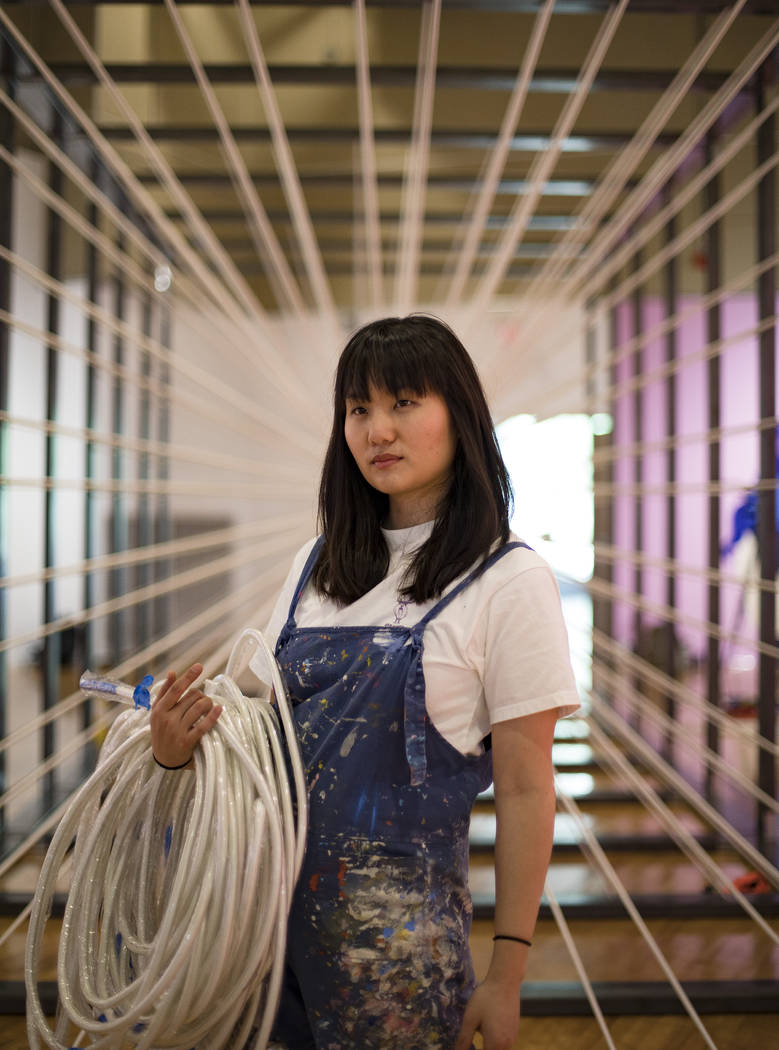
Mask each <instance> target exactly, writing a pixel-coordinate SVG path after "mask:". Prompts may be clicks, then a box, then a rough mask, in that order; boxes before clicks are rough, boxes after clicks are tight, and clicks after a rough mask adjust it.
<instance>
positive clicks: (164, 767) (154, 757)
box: [151, 751, 192, 769]
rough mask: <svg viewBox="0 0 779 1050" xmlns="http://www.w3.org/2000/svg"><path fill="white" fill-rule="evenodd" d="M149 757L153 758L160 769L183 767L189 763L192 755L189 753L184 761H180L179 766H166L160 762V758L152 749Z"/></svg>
mask: <svg viewBox="0 0 779 1050" xmlns="http://www.w3.org/2000/svg"><path fill="white" fill-rule="evenodd" d="M151 757H152V758H153V759H154V761H155V762H156V763H157V765H158V766H159V767H160V769H183V768H184V766H188V765H189V763H190V762H191V761H192V755H190V756H189V758H188V759H187V760H186V762H182V763H181V765H180V766H166V765H165V763H164V762H160V760H159V759H158V758H157V756H156V755H155V754H154V752H153V751H152V753H151Z"/></svg>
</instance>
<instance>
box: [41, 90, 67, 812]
mask: <svg viewBox="0 0 779 1050" xmlns="http://www.w3.org/2000/svg"><path fill="white" fill-rule="evenodd" d="M51 120H52V125H51V138H52V140H53V141H54V142H55V143H56V144H57V145H58V146H59V147H60V148H62V145H63V142H64V122H63V119H62V114H61V113H60V112H59V111H58V110H57V109H56V108H55V107H53V106H52V107H51ZM48 183H49V189H50V190H52V191H53V192H54V193H56V194H57V196H61V195H62V188H63V176H62V172H61V171H60V169H59V168H58V167H57V165H56V164H53V163H50V164H49V178H48ZM62 255H63V252H62V218H61V217H60V215H59V213H58V212H56V211H55V210H54V209H52V208H50V209H48V230H47V262H46V265H47V273H48V274H49V275H50V276H51V277H53V278H54V279H55V280H57V281H59V280H61V278H62ZM61 313H62V311H61V304H60V300H59V296H58V295H56V294H55V293H54V292H49V293H48V294H47V296H46V329H47V331H48V332H49V333H50V334H51V335H54V336H59V335H60V332H61V323H62V318H61ZM58 355H59V351H58V349H57V347H56V346H55V345H53V344H52V343H49V345H48V346H47V347H46V419H47V421H48V422H49V423H56V421H57V378H58V371H59V360H58ZM45 447H46V454H45V455H46V461H45V476H46V480H47V482H49V483H50V484H49V485H48V486H47V488H46V490H45V492H44V503H45V510H44V538H43V567H44V569H51V568H53V567H54V566H55V565H56V560H57V559H56V550H55V546H54V543H55V539H54V538H55V535H56V532H57V502H58V498H57V491H56V488H55V487H54V485H53V484H51V483H53V482H54V481H55V480H56V475H57V435H56V434H55V433H54V432H53V431H52V430H49V431H47V433H46V443H45ZM56 618H57V593H56V582H55V580H53V579H45V580H44V581H43V621H44V623H51V622H52V621H53V620H56ZM61 655H62V636H61V635H60V633H59V632H54V633H52V634H48V635H46V637H45V638H44V639H43V709H44V711H49V710H51V708H52V707H54V705H55V704H56V703H57V701H58V699H59V693H60V689H59V683H60V667H61ZM54 728H55V727H54V724H53V722H47V723H46V724H45V725H44V726H43V728H42V729H41V752H42V758H43V759H44V760H45V759H48V758H50V757H51V756H52V755H53V754H54V752H55V747H56V744H55V732H54ZM56 784H57V776H56V770H53V769H52V770H49V772H48V773H46V774H45V776H44V778H43V781H42V789H43V808H44V812H49V811H50V810H51V809H53V808H54V801H55V795H56Z"/></svg>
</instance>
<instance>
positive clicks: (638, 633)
mask: <svg viewBox="0 0 779 1050" xmlns="http://www.w3.org/2000/svg"><path fill="white" fill-rule="evenodd" d="M642 262H643V257H642V253H641V252H640V251H638V252H636V253H635V255H634V257H633V272H636V271H637V270H639V269H640V268H641V264H642ZM630 304H631V320H632V324H631V337H637V336H640V335H641V331H642V328H643V305H644V293H643V288H642V287H641V285H640V284H639V285H637V286H636V288H635V290H634V291H633V294H632V295H631V297H630ZM643 360H644V353H643V349H642V347H641V346H640V345H639V346H637V347H636V349H635V350H634V351H633V372H632V374H633V375H634V376H640V375H641V370H642V367H643ZM643 393H644V391H643V388H642V387H640V386H639V387H636V389H635V391H634V392H633V399H632V401H633V428H632V429H633V433H632V441H633V442H634V444H636V445H640V443H641V442H642V441H643V440H644V437H643V435H644V397H643ZM643 480H644V469H643V452H642V450H641V449H640V448H637V449H636V452H635V454H634V456H633V484H634V485H635V492H636V495H635V498H634V502H633V529H634V531H633V544H634V549H635V552H636V553H640V552H641V551H642V550H643V548H644V504H643V500H642V498H641V494H640V493H641V485H642V483H643ZM643 591H644V570H643V567H642V565H641V563H640V562H639V561H636V562H635V565H634V567H633V593H634V595H636V597H639V598H640V597H641V595H642V594H643ZM643 621H644V617H643V614H642V611H641V609H640V608H639V607H636V609H635V611H634V614H633V644H634V646H635V650H636V652H637V653H640V654H642V655H645V647H644V638H643V634H644V622H643ZM633 685H634V687H635V688H636V689H637V690H638V691H639V692H642V693H643V691H644V690H643V683H642V682H641V678H640V675H639V676H634V682H633ZM631 724H632V725H633V728H634V729H635V730H636V731H637V732H640V731H641V714H640V712H639V711H636V712H634V714H633V715H632V716H631Z"/></svg>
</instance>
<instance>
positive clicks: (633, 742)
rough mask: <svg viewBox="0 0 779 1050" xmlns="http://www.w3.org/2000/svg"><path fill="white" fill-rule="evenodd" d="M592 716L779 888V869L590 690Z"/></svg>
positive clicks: (751, 865)
mask: <svg viewBox="0 0 779 1050" xmlns="http://www.w3.org/2000/svg"><path fill="white" fill-rule="evenodd" d="M587 695H588V696H589V699H590V703H591V705H592V714H593V715H594V716H595V717H597V718H599V719H601V721H603V722H605V723H606V724H607V725H608V727H609V729H611V730H613V732H614V734H615V735H616V736H618V737H620V738H621V739H622V741H623V742H624V744H625V746H626V747H628V748H629V749H630V750H631V751H632V752H633V753H634V754H637V755H639V756H640V758H641V759H642V760H644V761H645V762H646V765H647V766H648V768H649V769H651V770H652V772H654V773H655V774H656V775H657V776H659V777H660V778H661V779H662V780H663V781H664V783H666V784H668V785H669V787H672V788H673V789H674V791H676V792H677V793H678V794H679V795H680V796H681V797H682V798H683V799H685V801H686V802H688V803H689V804H690V806H691V807H692V808H693V809H694V810H696V812H697V813H698V814H699V815H700V816H701V817H702V819H703V820H704V821H706V823H707V824H709V825H710V826H711V827H713V828H714V829H715V830H716V831H718V832H719V833H720V834H721V835H722V837H723V838H725V839H727V841H728V842H729V843H730V844H731V846H732V847H733V848H734V849H735V850H736V852H737V853H739V854H740V855H741V856H742V857H743V858H744V859H745V860H746V862H747V863H748V864H749V865H750V867H752V868H754V869H755V870H756V871H759V872H760V874H761V875H763V876H764V878H765V879H766V880H767V881H768V882H770V883H771V885H772V886H774V887H775V888H777V889H779V870H777V869H776V868H775V867H774V865H773V864H771V862H770V861H769V860H768V858H767V857H765V856H764V855H763V854H762V853H761V852H760V851H759V850H757V849H755V847H754V846H753V845H752V843H751V842H749V841H747V839H746V838H744V836H743V835H742V834H740V832H738V831H737V830H736V829H735V828H734V827H733V825H732V824H729V823H728V821H727V820H725V818H724V817H722V816H721V815H720V814H719V813H718V812H717V810H716V809H715V808H714V807H713V806H711V805H710V804H709V803H708V802H707V801H706V800H705V799H704V798H703V797H702V795H700V794H699V793H698V792H697V791H696V790H695V788H693V787H692V786H691V785H690V784H688V783H687V781H686V780H685V779H684V777H682V776H681V775H680V774H679V773H677V772H676V770H675V769H674V768H673V767H672V766H671V765H669V763H668V762H666V761H665V759H664V758H662V757H661V756H660V755H659V754H658V753H657V752H656V751H655V749H654V748H653V747H651V746H650V745H649V744H647V743H646V741H644V739H643V738H642V737H641V735H640V734H639V733H637V732H636V731H635V730H634V729H632V728H631V727H630V726H629V725H627V723H626V722H625V721H624V719H622V718H620V716H619V715H618V714H616V713H615V712H614V711H613V710H612V709H611V707H610V706H609V705H608V704H607V703H606V702H605V701H604V700H603V698H602V697H601V696H600V695H599V694H598V693H597V691H595V690H588V691H587Z"/></svg>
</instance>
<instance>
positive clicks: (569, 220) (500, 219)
mask: <svg viewBox="0 0 779 1050" xmlns="http://www.w3.org/2000/svg"><path fill="white" fill-rule="evenodd" d="M166 214H167V216H168V218H170V219H174V220H175V219H178V217H179V215H178V212H177V211H172V210H171V211H167V212H166ZM200 214H201V215H202V216H203V218H204V219H205V220H206V222H209V223H212V224H213V223H220V222H241V221H243V220H244V219H245V218H246V216H245V215H244V213H243V212H242V211H240V210H239V209H237V208H233V209H229V208H226V209H224V210H222V209H216V208H201V210H200ZM268 218H269V219H270V220H271V221H272V222H274V223H278V224H279V225H289V224H290V223H291V221H292V220H291V219H290V216H289V213H288V212H286V211H274V210H273V209H269V210H268ZM311 218H312V220H313V221H314V222H320V223H322V224H323V225H332V226H340V225H344V226H350V227H351V226H352V225H353V223H354V212H353V211H321V210H317V211H312V212H311ZM379 221H380V222H384V223H389V224H396V223H397V221H398V215H397V212H382V213H381V214H380V215H379ZM461 221H462V212H459V211H456V212H455V211H453V212H433V213H430V212H428V213H427V214H426V215H425V225H426V226H456V225H457V224H458V223H459V222H461ZM508 221H509V217H508V215H490V216H489V218H488V219H487V229H490V230H500V229H503V227H504V226H506V225H508ZM575 225H576V217H575V216H572V215H534V216H533V217H532V218H531V220H530V223H529V226H528V229H529V230H531V231H533V232H536V233H560V232H562V231H564V230H569V229H571V227H572V226H575ZM222 243H223V244H226V243H227V241H226V240H225V239H224V238H223V239H222Z"/></svg>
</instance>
